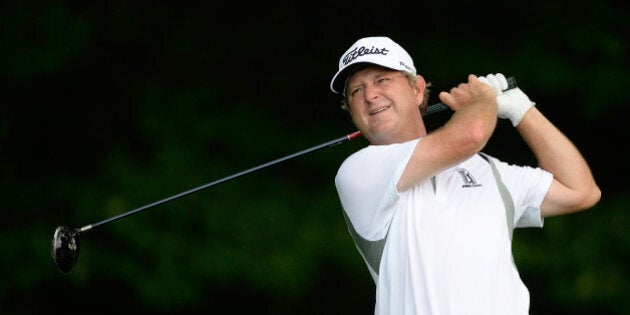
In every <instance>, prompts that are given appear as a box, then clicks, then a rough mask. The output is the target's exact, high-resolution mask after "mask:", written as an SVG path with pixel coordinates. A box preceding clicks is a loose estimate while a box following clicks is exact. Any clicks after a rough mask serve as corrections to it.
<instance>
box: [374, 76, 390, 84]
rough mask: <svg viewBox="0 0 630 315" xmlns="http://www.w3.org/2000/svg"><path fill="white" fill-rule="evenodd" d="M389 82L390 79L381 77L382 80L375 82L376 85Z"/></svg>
mask: <svg viewBox="0 0 630 315" xmlns="http://www.w3.org/2000/svg"><path fill="white" fill-rule="evenodd" d="M389 80H391V78H390V77H383V78H380V79H378V80H377V82H378V83H384V82H387V81H389Z"/></svg>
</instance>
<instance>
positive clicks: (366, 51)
mask: <svg viewBox="0 0 630 315" xmlns="http://www.w3.org/2000/svg"><path fill="white" fill-rule="evenodd" d="M388 52H389V50H388V49H387V48H385V47H383V48H380V49H379V48H376V47H374V46H372V48H367V47H365V46H361V47H356V48H354V49H353V50H351V51H350V52H348V53H347V54H346V55H345V56H344V57H343V64H344V65H347V64H349V63H350V62H352V61H353V60H355V59H357V58H359V57H361V56H365V55H385V56H386V55H387V53H388Z"/></svg>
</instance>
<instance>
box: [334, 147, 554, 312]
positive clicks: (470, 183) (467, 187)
mask: <svg viewBox="0 0 630 315" xmlns="http://www.w3.org/2000/svg"><path fill="white" fill-rule="evenodd" d="M417 142H418V140H413V141H409V142H405V143H401V144H391V145H381V146H368V147H366V148H364V149H362V150H360V151H358V152H356V153H354V154H352V155H351V156H350V157H348V158H347V159H346V160H345V161H344V162H343V164H342V165H341V167H340V168H339V171H338V173H337V176H336V178H335V184H336V187H337V191H338V194H339V198H340V201H341V204H342V206H343V209H344V216H345V217H346V220H347V222H348V228H349V230H350V232H351V233H352V236H353V239H354V241H355V243H356V244H357V248H358V249H359V252H360V253H361V255H362V257H363V258H364V260H365V262H366V265H367V267H368V270H369V271H370V273H371V275H372V277H373V279H374V282H375V283H376V303H375V314H396V315H398V314H413V315H418V314H484V315H492V314H497V315H505V314H510V315H515V314H528V312H529V292H528V290H527V288H526V287H525V285H524V284H523V282H522V281H521V279H520V276H519V274H518V271H517V269H516V267H515V266H514V263H513V258H512V251H511V240H510V236H509V233H508V227H507V217H506V207H505V205H504V203H503V200H502V199H501V196H500V193H499V189H498V187H497V182H496V180H495V177H494V175H493V173H492V168H491V167H490V164H489V163H488V161H486V160H484V159H483V158H482V157H480V156H479V155H475V156H473V157H471V158H470V159H468V160H466V161H464V162H463V163H461V164H459V165H457V166H455V167H452V168H450V169H448V170H445V171H443V172H441V173H440V174H438V175H437V176H435V177H434V179H432V180H427V181H425V182H423V183H420V184H418V185H417V186H415V187H413V188H411V189H409V190H408V191H404V192H398V191H397V189H396V184H397V183H398V180H399V179H400V177H401V175H402V172H403V170H404V169H405V166H406V165H407V163H408V161H409V158H410V156H411V153H412V152H413V150H414V148H415V146H416V143H417ZM494 162H495V164H496V166H497V169H498V171H499V173H500V174H501V178H502V179H503V183H504V184H505V186H506V187H507V189H508V191H509V192H510V195H511V197H512V200H513V203H514V209H515V212H514V226H516V227H542V225H543V220H542V218H541V215H540V205H541V203H542V200H543V198H544V196H545V194H546V193H547V190H548V189H549V186H550V184H551V181H552V175H551V174H550V173H548V172H546V171H544V170H542V169H539V168H532V167H522V166H514V165H508V164H506V163H503V162H500V161H498V160H496V159H494ZM381 251H382V255H381Z"/></svg>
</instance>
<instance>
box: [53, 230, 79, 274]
mask: <svg viewBox="0 0 630 315" xmlns="http://www.w3.org/2000/svg"><path fill="white" fill-rule="evenodd" d="M50 253H51V255H52V258H53V261H54V262H55V265H56V266H57V269H59V270H60V271H61V272H63V273H68V272H69V271H70V269H72V267H74V265H75V264H76V263H77V259H79V231H78V230H71V229H69V228H68V227H66V226H60V227H57V229H55V234H53V239H52V248H51V251H50Z"/></svg>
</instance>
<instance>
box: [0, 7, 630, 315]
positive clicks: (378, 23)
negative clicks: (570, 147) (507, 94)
mask: <svg viewBox="0 0 630 315" xmlns="http://www.w3.org/2000/svg"><path fill="white" fill-rule="evenodd" d="M0 9H1V12H0V25H1V27H0V80H1V81H2V84H1V85H0V95H1V97H2V98H1V99H0V191H1V194H2V195H1V196H2V212H1V217H0V246H1V247H0V248H1V249H2V258H1V259H0V267H1V269H0V270H1V271H0V313H2V314H48V313H52V312H53V311H55V312H60V313H64V314H73V313H77V314H78V313H81V314H89V313H110V314H111V313H118V314H123V313H144V314H202V313H203V314H212V313H217V314H226V313H227V314H231V313H252V314H370V313H372V308H373V303H374V299H373V296H374V285H373V283H372V280H371V278H370V276H369V274H368V272H367V269H366V268H365V266H364V264H363V262H362V260H361V258H360V256H359V254H358V253H357V251H356V249H355V248H354V245H353V244H352V242H351V239H350V236H349V234H348V232H347V230H346V227H345V224H344V221H343V216H342V214H341V209H340V206H339V203H338V200H337V195H336V192H335V189H334V184H333V179H334V176H335V173H336V170H337V167H338V166H339V164H340V163H341V162H342V161H343V159H344V158H345V157H346V156H347V155H349V154H350V153H351V152H353V151H355V150H357V149H358V148H360V147H362V146H364V145H365V144H366V142H365V140H364V139H359V140H355V141H352V142H350V143H347V144H343V145H340V146H336V147H333V148H327V149H324V150H321V151H317V152H315V153H310V154H308V155H305V156H302V157H299V158H297V159H293V160H291V161H288V162H285V163H283V164H280V165H276V166H273V167H270V168H266V169H264V170H262V171H259V172H257V173H256V174H250V175H247V176H245V177H242V178H239V179H237V180H235V181H231V182H228V183H225V184H221V185H220V186H216V187H213V188H211V189H208V190H204V191H202V192H198V193H195V194H193V195H190V196H188V197H185V198H183V199H180V200H177V201H174V202H172V203H168V204H165V205H162V206H159V207H156V208H153V209H151V210H150V211H147V212H142V213H139V214H135V215H133V216H130V217H126V218H125V219H123V220H120V221H116V222H114V223H110V224H107V225H104V226H101V227H99V228H97V229H95V230H94V231H91V232H89V233H85V234H83V235H81V238H80V244H81V247H80V248H81V255H80V259H79V261H78V263H77V265H76V266H75V267H74V269H73V270H72V271H71V272H70V273H69V274H62V273H60V272H59V271H58V270H57V269H56V267H55V266H54V264H53V261H52V259H51V255H50V243H51V239H52V234H53V231H54V230H55V228H56V227H57V226H59V225H67V226H69V227H72V228H77V227H82V226H84V225H87V224H90V223H96V222H99V221H101V220H103V219H106V218H109V217H113V216H115V215H117V214H121V213H124V212H126V211H129V210H132V209H135V208H137V207H140V206H142V205H145V204H148V203H150V202H153V201H156V200H159V199H162V198H164V197H167V196H170V195H173V194H176V193H179V192H181V191H184V190H187V189H189V188H192V187H196V186H198V185H201V184H205V183H207V182H210V181H213V180H215V179H218V178H222V177H225V176H228V175H230V174H233V173H236V172H239V171H241V170H244V169H247V168H250V167H253V166H256V165H259V164H262V163H264V162H267V161H270V160H273V159H276V158H279V157H282V156H284V155H287V154H290V153H293V152H297V151H299V150H302V149H305V148H307V147H311V146H314V145H316V144H319V143H322V142H325V141H328V140H331V139H334V138H337V137H341V136H343V135H345V134H347V133H349V132H352V131H354V127H353V126H352V124H351V122H350V120H349V118H348V116H347V114H346V113H344V112H342V111H341V110H340V109H339V106H338V105H339V97H338V96H336V95H334V94H333V93H332V92H330V90H329V80H330V78H331V77H332V75H333V74H334V72H335V71H336V68H337V62H338V59H339V57H340V56H341V54H342V53H343V52H344V51H345V50H346V49H347V48H348V47H349V46H350V45H351V44H352V43H353V42H354V41H355V40H357V39H358V38H359V37H362V36H371V35H386V36H389V37H391V38H392V39H394V40H395V41H397V42H399V43H400V44H402V45H403V47H405V48H406V49H407V50H408V52H409V53H410V54H411V55H412V56H413V58H414V60H415V63H416V66H417V68H418V69H419V72H420V73H421V74H422V75H423V76H424V77H425V78H426V79H427V80H428V81H431V82H432V83H433V85H434V91H435V93H434V94H433V96H432V102H435V101H437V97H436V96H437V92H439V91H440V90H445V89H449V88H450V87H452V86H453V85H455V84H457V83H459V82H461V81H462V80H465V78H466V75H468V74H469V73H474V74H478V75H485V74H488V73H496V72H502V73H504V74H506V75H513V76H515V77H516V78H517V81H518V83H519V85H520V87H521V88H522V89H523V90H524V91H525V92H526V93H527V94H528V95H529V96H530V98H531V99H532V100H534V101H536V102H537V106H538V108H539V109H540V110H541V111H542V112H543V113H545V114H546V115H547V116H548V117H549V118H550V119H551V120H552V121H553V122H554V123H556V124H557V125H558V126H559V127H560V128H561V129H562V130H563V131H565V132H566V133H567V135H568V136H569V137H570V138H571V139H572V140H573V141H574V142H575V143H576V144H577V145H578V147H579V148H580V149H581V150H582V152H583V154H584V156H585V157H586V158H587V159H588V161H589V162H590V163H591V167H592V170H593V172H594V174H595V177H596V179H597V181H598V183H599V185H600V186H601V189H602V192H603V195H602V200H601V202H600V203H599V204H598V205H597V206H596V207H595V208H593V209H591V210H589V211H586V212H582V213H578V214H574V215H570V216H563V217H557V218H549V219H547V220H546V222H545V228H544V229H524V230H518V231H516V233H515V240H514V254H515V259H516V263H517V265H518V266H519V268H520V271H521V276H522V278H523V280H524V282H525V283H526V284H527V286H528V287H529V288H530V293H531V301H532V305H531V313H532V314H623V313H624V312H625V314H627V309H628V298H629V297H630V296H629V295H628V292H629V289H630V288H629V286H628V281H629V280H630V276H629V270H628V266H629V259H628V258H629V257H628V256H629V249H630V234H629V233H628V215H627V211H628V207H629V206H630V195H629V192H630V190H629V184H628V183H629V182H630V173H629V172H628V165H627V160H628V159H627V155H626V153H625V152H627V151H628V143H629V142H628V136H629V132H628V131H629V125H630V123H628V113H629V111H628V109H627V103H628V102H627V99H628V97H627V91H628V86H629V84H630V81H629V80H628V77H629V75H630V73H629V71H628V58H627V56H628V38H630V37H629V32H628V24H629V10H628V5H627V4H625V2H622V1H612V0H609V1H589V2H586V1H577V2H576V1H566V3H565V2H561V1H529V2H526V1H519V2H509V3H508V2H507V1H502V2H497V1H495V2H489V1H470V2H462V1H460V2H449V1H431V2H423V1H414V2H410V3H404V2H386V1H379V2H365V1H320V2H317V1H313V2H300V1H271V2H253V3H246V2H240V1H223V0H222V1H221V2H218V1H206V2H203V3H201V4H199V3H196V4H189V3H184V2H183V1H177V2H176V1H171V2H167V3H165V2H159V1H155V2H149V1H144V2H139V1H59V2H55V1H41V2H40V1H16V0H8V1H3V2H2V4H1V5H0ZM445 116H446V117H445ZM447 118H448V114H447V113H446V114H440V115H436V116H434V117H431V118H429V119H428V120H429V124H430V125H431V128H436V127H437V126H439V125H440V124H441V123H443V122H444V120H445V119H447ZM485 151H486V152H488V153H491V154H494V155H497V156H499V157H501V158H502V159H504V160H507V161H511V162H516V163H521V164H533V163H534V159H533V157H532V156H531V154H530V153H529V152H528V150H527V149H526V148H525V146H524V144H523V143H522V141H520V139H519V138H518V135H517V134H516V132H515V131H514V129H513V128H512V127H511V126H510V125H509V123H507V122H505V121H501V122H500V124H499V127H498V129H497V131H496V133H495V135H494V136H493V138H492V139H491V142H490V143H489V145H488V146H487V148H486V150H485Z"/></svg>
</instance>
